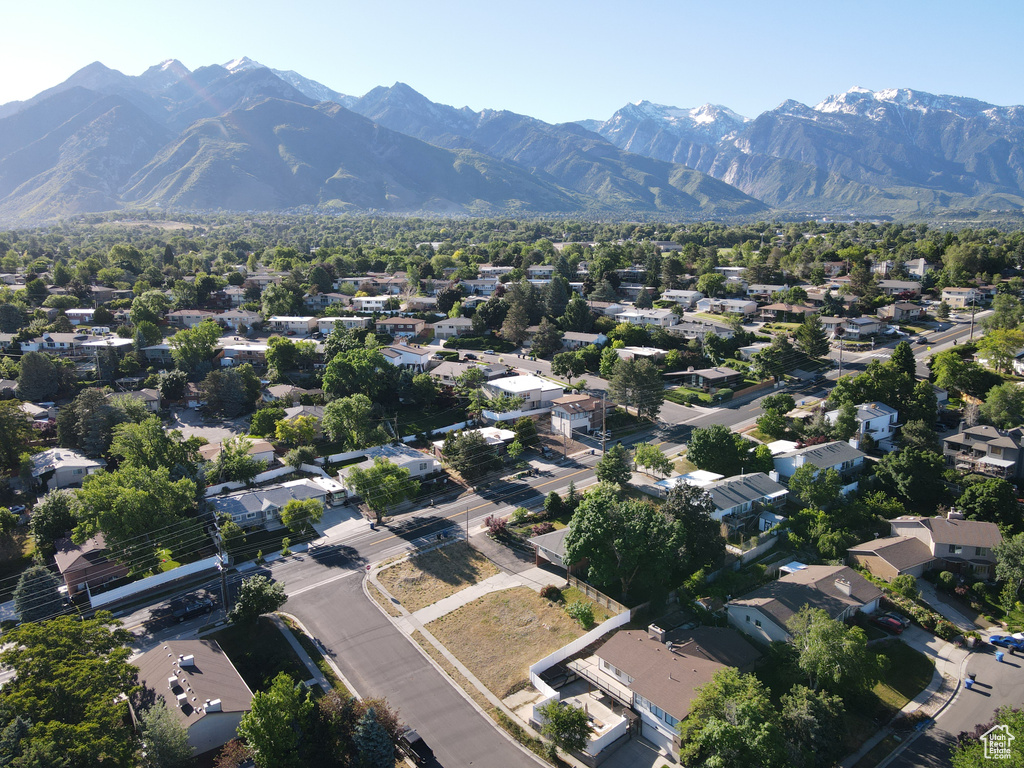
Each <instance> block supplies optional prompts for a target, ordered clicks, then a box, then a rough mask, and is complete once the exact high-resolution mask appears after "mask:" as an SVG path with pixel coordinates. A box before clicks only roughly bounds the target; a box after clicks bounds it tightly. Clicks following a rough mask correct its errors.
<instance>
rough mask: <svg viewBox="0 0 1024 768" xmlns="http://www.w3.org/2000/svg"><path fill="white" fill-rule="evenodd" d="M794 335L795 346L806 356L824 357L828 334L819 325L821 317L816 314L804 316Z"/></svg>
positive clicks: (826, 351)
mask: <svg viewBox="0 0 1024 768" xmlns="http://www.w3.org/2000/svg"><path fill="white" fill-rule="evenodd" d="M795 335H796V343H797V346H799V347H800V350H801V351H802V352H803V353H804V354H805V355H807V356H808V357H824V356H825V355H827V354H828V350H829V344H828V336H827V335H826V334H825V329H824V328H822V326H821V318H820V317H819V316H818V315H807V316H806V317H804V321H803V322H802V323H801V324H800V327H799V328H797V329H796V334H795Z"/></svg>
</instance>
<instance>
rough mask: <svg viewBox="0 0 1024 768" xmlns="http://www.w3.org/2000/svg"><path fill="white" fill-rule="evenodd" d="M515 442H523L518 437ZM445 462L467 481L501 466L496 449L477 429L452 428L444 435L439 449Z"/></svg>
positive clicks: (471, 480)
mask: <svg viewBox="0 0 1024 768" xmlns="http://www.w3.org/2000/svg"><path fill="white" fill-rule="evenodd" d="M516 442H518V443H519V444H520V445H522V444H523V442H522V440H520V439H519V438H518V437H517V438H516ZM441 454H442V455H443V456H444V460H445V462H446V463H447V464H448V466H449V467H450V468H451V469H452V470H453V471H455V472H458V473H459V474H460V475H461V476H462V478H463V479H464V480H466V481H467V482H473V481H474V480H476V479H477V478H479V477H483V476H484V475H486V474H488V473H489V472H493V471H494V470H497V469H500V468H501V459H500V458H499V457H498V452H497V449H496V448H495V447H494V446H493V445H490V444H488V442H487V440H486V439H485V438H484V436H483V435H481V434H480V432H479V431H478V430H475V429H474V430H468V431H462V430H454V431H452V432H449V433H448V434H446V435H445V438H444V446H443V447H442V449H441Z"/></svg>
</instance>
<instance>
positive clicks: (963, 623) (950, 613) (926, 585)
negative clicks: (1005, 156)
mask: <svg viewBox="0 0 1024 768" xmlns="http://www.w3.org/2000/svg"><path fill="white" fill-rule="evenodd" d="M917 587H918V589H920V590H921V598H922V599H923V600H924V601H925V602H926V603H928V605H930V606H931V607H932V610H934V611H935V612H936V613H938V614H939V615H940V616H942V617H943V618H945V619H949V620H950V621H951V622H953V623H954V624H956V625H957V626H958V627H960V629H964V630H972V629H974V630H977V629H979V627H978V625H977V624H976V623H975V622H974V620H973V619H972V618H971V617H970V616H967V615H966V614H964V613H962V612H961V611H959V610H957V609H956V608H954V607H953V606H952V605H950V604H949V603H947V602H946V601H945V600H944V599H943V597H942V595H940V594H939V591H938V590H937V589H936V587H935V585H934V584H932V583H931V582H930V581H926V580H925V579H918V580H917Z"/></svg>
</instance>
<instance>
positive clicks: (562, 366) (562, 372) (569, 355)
mask: <svg viewBox="0 0 1024 768" xmlns="http://www.w3.org/2000/svg"><path fill="white" fill-rule="evenodd" d="M586 369H587V364H586V361H585V360H584V359H583V357H582V356H581V355H580V354H579V353H577V352H560V353H559V354H557V355H555V356H554V357H553V358H552V359H551V373H552V374H554V375H555V376H562V377H564V378H567V379H571V378H572V377H573V376H579V375H580V374H581V373H583V372H584V371H585V370H586Z"/></svg>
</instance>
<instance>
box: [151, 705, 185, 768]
mask: <svg viewBox="0 0 1024 768" xmlns="http://www.w3.org/2000/svg"><path fill="white" fill-rule="evenodd" d="M140 720H141V721H142V722H141V731H142V755H143V757H142V762H141V766H142V768H188V766H191V765H194V761H193V759H192V745H191V744H189V743H188V731H187V730H185V726H183V725H182V724H181V721H180V720H178V718H177V717H175V716H174V715H173V714H172V713H171V711H170V710H169V709H168V708H167V703H166V702H165V701H164V698H163V696H158V697H157V700H156V701H155V702H154V703H153V705H152V706H151V707H150V708H149V709H147V710H145V711H143V713H142V716H141V718H140Z"/></svg>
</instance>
